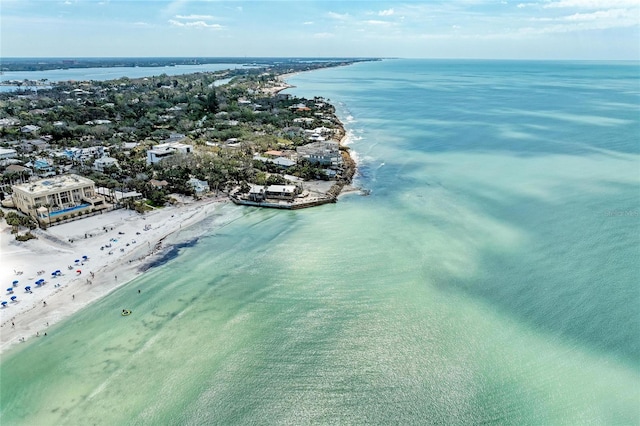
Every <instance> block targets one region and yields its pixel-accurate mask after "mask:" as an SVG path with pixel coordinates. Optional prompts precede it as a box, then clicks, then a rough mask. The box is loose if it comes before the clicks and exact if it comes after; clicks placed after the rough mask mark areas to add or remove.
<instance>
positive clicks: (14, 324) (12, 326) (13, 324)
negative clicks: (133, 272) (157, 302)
mask: <svg viewBox="0 0 640 426" xmlns="http://www.w3.org/2000/svg"><path fill="white" fill-rule="evenodd" d="M138 293H140V290H138ZM11 328H16V323H15V322H13V321H11Z"/></svg>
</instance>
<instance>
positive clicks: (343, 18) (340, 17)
mask: <svg viewBox="0 0 640 426" xmlns="http://www.w3.org/2000/svg"><path fill="white" fill-rule="evenodd" d="M327 15H328V16H329V18H332V19H337V20H338V21H346V20H347V19H349V14H348V13H344V14H342V13H336V12H328V13H327Z"/></svg>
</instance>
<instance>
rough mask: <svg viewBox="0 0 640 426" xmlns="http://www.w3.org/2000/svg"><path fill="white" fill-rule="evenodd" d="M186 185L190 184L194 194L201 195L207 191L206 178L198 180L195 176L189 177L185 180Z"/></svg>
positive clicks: (207, 183)
mask: <svg viewBox="0 0 640 426" xmlns="http://www.w3.org/2000/svg"><path fill="white" fill-rule="evenodd" d="M187 185H189V186H191V188H193V192H195V194H196V195H202V194H204V193H206V192H209V190H210V189H209V182H207V181H206V180H199V179H196V178H191V179H189V180H188V181H187Z"/></svg>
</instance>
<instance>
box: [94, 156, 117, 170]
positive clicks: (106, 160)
mask: <svg viewBox="0 0 640 426" xmlns="http://www.w3.org/2000/svg"><path fill="white" fill-rule="evenodd" d="M107 167H117V168H120V165H119V164H118V160H116V159H115V158H111V157H100V158H98V159H97V160H96V161H94V162H93V169H94V170H97V171H99V172H101V173H102V172H104V169H105V168H107Z"/></svg>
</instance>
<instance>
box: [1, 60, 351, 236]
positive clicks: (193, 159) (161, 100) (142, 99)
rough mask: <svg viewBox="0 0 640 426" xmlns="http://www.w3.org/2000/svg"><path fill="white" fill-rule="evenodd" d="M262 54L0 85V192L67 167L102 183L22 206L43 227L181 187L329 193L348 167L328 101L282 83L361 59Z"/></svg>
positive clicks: (267, 196)
mask: <svg viewBox="0 0 640 426" xmlns="http://www.w3.org/2000/svg"><path fill="white" fill-rule="evenodd" d="M227 59H228V58H217V60H221V61H222V60H225V61H226V60H227ZM162 60H163V61H165V62H164V63H165V64H166V63H173V62H172V59H170V58H163V59H162ZM260 60H261V61H262V62H263V63H264V62H269V61H272V62H270V63H269V64H268V65H264V64H262V65H257V64H256V63H255V62H254V61H253V60H250V61H249V62H248V64H251V65H252V66H251V67H241V68H236V69H233V70H223V71H216V72H199V73H193V74H186V75H179V76H167V75H166V74H160V75H158V76H152V77H145V78H135V79H132V78H127V77H124V78H119V79H116V80H109V81H75V82H72V81H63V82H52V83H50V87H48V88H46V89H38V90H33V88H24V89H19V90H17V91H14V92H6V93H0V106H1V108H0V146H2V147H3V148H0V149H1V150H2V154H1V156H2V159H1V162H0V170H2V187H1V189H2V191H0V198H3V199H4V198H6V197H7V196H9V195H11V193H12V192H13V188H14V185H19V184H24V183H26V182H34V181H37V180H38V179H54V177H57V176H61V175H68V174H73V175H75V176H80V177H82V178H86V179H89V180H90V181H91V182H93V183H94V184H95V187H96V188H98V189H100V191H101V193H100V194H101V195H99V196H103V197H104V202H103V203H102V202H101V203H99V204H95V203H93V202H92V203H89V204H87V203H86V202H83V201H81V200H77V201H75V204H80V203H84V204H83V206H84V207H83V208H82V209H79V210H78V209H77V207H78V206H72V205H71V204H74V201H73V200H67V201H66V202H63V201H60V200H57V199H52V200H48V199H47V200H44V201H37V200H36V201H34V202H33V203H32V204H29V205H27V204H25V206H26V207H25V206H23V207H22V208H20V210H21V212H22V213H24V214H25V215H26V216H27V217H28V218H29V219H30V220H32V221H34V223H35V224H37V225H38V226H40V227H47V226H51V225H55V224H56V223H63V222H65V221H68V220H72V219H74V218H77V217H79V216H81V215H82V214H92V213H96V212H97V211H98V210H102V209H105V208H106V209H111V208H118V207H128V208H131V209H135V210H137V211H139V212H144V211H146V210H148V209H152V208H157V207H161V206H163V205H165V204H166V203H168V202H170V203H175V202H176V199H177V198H176V197H178V198H179V197H180V196H192V197H195V198H196V199H197V198H202V197H207V196H220V194H226V195H227V196H228V197H229V199H230V200H231V201H233V202H234V203H237V204H244V205H251V206H263V207H275V208H302V207H310V206H315V205H319V204H324V203H328V202H335V201H336V199H337V196H338V195H339V194H340V193H341V192H342V191H343V189H344V188H345V187H346V186H347V185H349V184H350V182H351V180H352V178H353V175H354V173H355V164H354V162H353V160H352V159H351V157H350V155H349V150H348V147H346V146H344V144H343V142H344V138H345V129H344V128H343V125H342V123H341V122H340V120H339V119H338V118H337V117H336V115H335V108H334V106H333V105H331V103H330V102H329V100H326V99H323V98H321V97H314V98H313V99H305V98H298V97H295V96H292V95H289V94H282V93H280V92H281V91H282V90H284V89H286V88H288V87H290V86H289V85H287V84H286V83H285V81H284V80H283V78H284V77H286V76H288V75H291V74H292V73H297V72H302V71H309V70H314V69H320V68H326V67H335V66H342V65H349V64H352V63H354V62H358V61H362V59H353V60H344V59H341V60H338V61H332V60H322V61H317V62H315V61H311V60H305V61H300V60H294V59H288V60H280V59H277V60H276V59H273V60H267V59H265V58H260ZM25 61H26V60H25ZM94 61H100V62H102V63H103V64H112V65H116V64H117V65H119V66H122V61H120V60H115V59H108V60H97V59H96V60H86V62H83V64H84V65H86V66H89V65H90V64H93V63H94ZM137 61H138V60H133V59H131V60H130V62H129V63H138V62H137ZM145 61H148V62H147V64H155V63H160V62H156V60H154V59H145ZM40 62H43V63H42V66H45V62H46V61H43V60H40ZM4 64H5V62H3V66H4ZM53 64H54V62H51V63H49V65H53ZM25 65H26V63H25ZM116 193H118V194H120V196H119V197H118V196H117V195H116ZM126 194H129V195H126ZM9 198H10V197H9ZM3 206H5V207H9V206H13V207H20V206H17V205H16V204H15V203H12V202H11V201H10V200H5V201H4V202H3ZM22 224H24V221H23V222H22Z"/></svg>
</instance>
